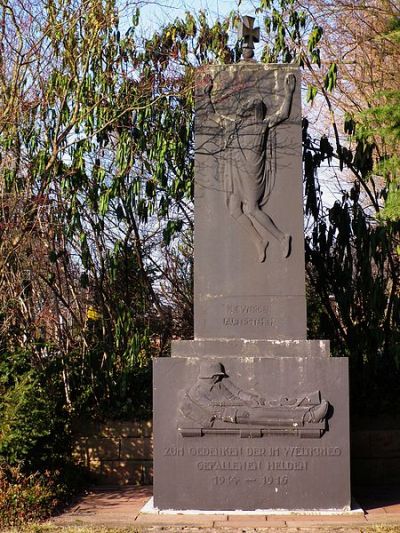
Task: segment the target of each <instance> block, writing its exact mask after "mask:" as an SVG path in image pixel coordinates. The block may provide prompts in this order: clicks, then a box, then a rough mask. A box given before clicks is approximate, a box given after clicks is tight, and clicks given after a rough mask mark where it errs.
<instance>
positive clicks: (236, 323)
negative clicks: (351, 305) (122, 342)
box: [194, 63, 306, 339]
mask: <svg viewBox="0 0 400 533" xmlns="http://www.w3.org/2000/svg"><path fill="white" fill-rule="evenodd" d="M294 76H295V77H296V83H295V88H294V81H293V80H294ZM293 89H294V92H292V90H293ZM285 102H287V104H288V105H287V106H286V107H287V109H283V107H284V103H285ZM285 113H286V114H285ZM278 116H279V117H280V119H279V120H278V119H277V118H276V117H278ZM286 116H287V118H285V117H286ZM257 117H258V118H257ZM263 117H264V118H263ZM274 117H275V118H274ZM195 174H196V188H195V281H194V285H195V338H198V339H200V338H218V337H221V338H247V339H305V338H306V303H305V283H304V234H303V205H302V169H301V109H300V75H299V72H298V70H297V69H294V68H293V67H288V66H283V65H273V66H271V65H268V66H267V65H260V64H252V63H244V64H240V65H230V66H229V65H228V66H212V67H209V68H208V70H205V71H202V72H199V74H198V87H197V111H196V169H195ZM274 228H275V229H274ZM289 241H291V246H289V245H288V243H289ZM267 242H268V243H269V244H268V247H267V248H266V253H265V257H264V250H265V246H266V243H267ZM285 255H288V256H287V257H285Z"/></svg>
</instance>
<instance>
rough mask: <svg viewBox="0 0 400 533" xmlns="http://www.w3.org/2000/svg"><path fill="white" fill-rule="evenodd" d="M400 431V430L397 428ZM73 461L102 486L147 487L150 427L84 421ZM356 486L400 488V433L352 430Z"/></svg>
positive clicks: (78, 430)
mask: <svg viewBox="0 0 400 533" xmlns="http://www.w3.org/2000/svg"><path fill="white" fill-rule="evenodd" d="M397 427H399V426H397ZM74 434H75V435H76V438H75V448H74V458H75V460H76V461H77V462H79V463H80V464H82V465H84V466H86V467H87V468H88V469H89V471H90V472H91V474H92V475H93V480H94V481H95V482H96V483H98V484H103V485H128V484H129V485H131V484H141V485H147V484H151V483H152V479H153V437H152V424H151V422H150V421H148V422H115V421H113V422H108V423H104V424H94V423H90V422H89V423H87V422H80V423H78V424H76V426H75V428H74ZM351 470H352V472H351V474H352V485H353V486H366V485H368V486H374V485H375V486H377V485H391V484H392V485H393V484H398V483H399V479H400V430H398V429H354V430H353V431H352V433H351Z"/></svg>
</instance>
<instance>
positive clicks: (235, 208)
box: [227, 194, 269, 263]
mask: <svg viewBox="0 0 400 533" xmlns="http://www.w3.org/2000/svg"><path fill="white" fill-rule="evenodd" d="M227 202H228V208H229V212H230V214H231V216H232V217H233V218H234V219H235V220H236V221H237V222H239V224H241V225H242V226H243V228H244V229H245V230H246V231H247V233H248V234H249V235H250V237H251V239H252V240H253V242H254V244H255V245H256V248H257V252H258V258H259V261H260V262H261V263H262V262H263V261H265V254H266V251H267V247H268V244H269V242H268V241H267V240H264V239H263V238H262V237H261V235H260V234H259V233H258V231H257V230H256V228H255V227H254V226H253V223H252V222H251V220H250V218H249V217H248V216H247V215H245V214H244V213H243V210H242V202H241V200H240V198H239V197H238V196H236V195H235V194H230V195H229V196H228V199H227Z"/></svg>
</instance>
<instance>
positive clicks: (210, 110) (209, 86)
mask: <svg viewBox="0 0 400 533" xmlns="http://www.w3.org/2000/svg"><path fill="white" fill-rule="evenodd" d="M213 87H214V81H213V79H212V77H211V76H206V78H204V86H203V93H204V96H205V97H206V98H207V100H206V107H205V111H206V113H207V114H208V116H209V117H210V118H212V119H213V120H215V122H217V124H219V125H220V126H223V118H222V117H221V116H220V115H219V113H217V112H216V111H215V107H214V104H213V102H212V100H211V92H212V90H213Z"/></svg>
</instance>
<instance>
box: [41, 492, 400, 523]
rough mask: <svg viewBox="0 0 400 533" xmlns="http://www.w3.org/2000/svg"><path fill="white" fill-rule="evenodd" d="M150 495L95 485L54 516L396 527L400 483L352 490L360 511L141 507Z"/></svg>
mask: <svg viewBox="0 0 400 533" xmlns="http://www.w3.org/2000/svg"><path fill="white" fill-rule="evenodd" d="M151 496H152V488H151V487H127V488H110V489H96V490H93V491H92V492H89V493H88V494H86V495H85V496H82V497H81V498H80V499H79V500H77V501H76V502H75V503H74V504H73V505H72V506H71V507H70V508H69V509H67V510H66V511H65V512H64V513H63V514H62V515H60V516H58V517H56V518H54V519H52V521H51V523H52V524H53V525H54V526H71V525H96V526H108V527H121V528H122V527H128V526H130V527H132V526H135V527H137V529H138V530H139V531H140V530H142V531H143V530H145V531H160V530H170V531H179V530H182V529H184V530H185V532H187V533H189V532H192V531H193V532H202V533H205V532H207V531H217V532H220V533H227V532H229V530H231V531H246V532H247V531H254V530H256V531H263V530H265V531H274V530H277V531H283V532H285V533H289V532H291V531H310V530H312V531H313V532H316V531H324V530H326V529H329V530H330V531H336V532H342V531H343V532H346V533H352V532H359V531H376V532H377V533H378V532H379V533H380V532H381V531H382V532H390V531H394V530H395V529H396V530H397V527H395V526H398V527H399V529H398V531H400V488H398V489H393V488H391V489H390V488H388V489H383V488H382V489H379V490H368V491H366V490H364V491H361V490H360V491H356V493H355V496H356V498H357V501H358V503H359V505H360V506H361V507H362V509H363V512H358V513H354V514H352V513H350V514H344V515H341V516H337V515H336V516H335V515H330V516H321V515H300V514H299V515H265V516H251V515H247V516H245V515H233V514H232V515H230V514H226V515H186V514H177V515H164V514H145V513H141V508H142V507H143V505H144V504H145V503H146V502H147V501H148V500H149V498H150V497H151Z"/></svg>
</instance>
